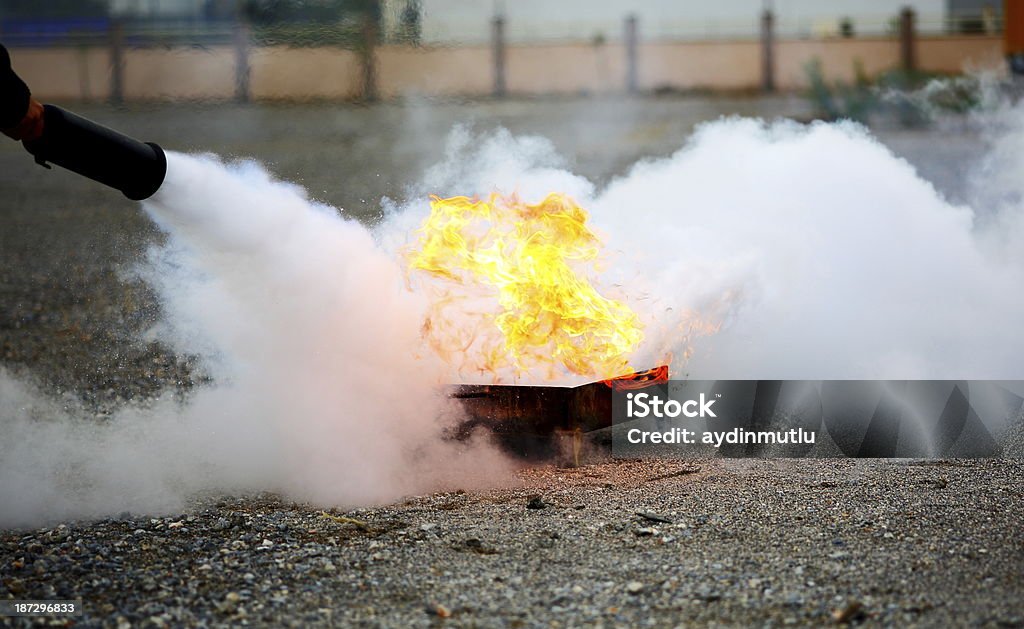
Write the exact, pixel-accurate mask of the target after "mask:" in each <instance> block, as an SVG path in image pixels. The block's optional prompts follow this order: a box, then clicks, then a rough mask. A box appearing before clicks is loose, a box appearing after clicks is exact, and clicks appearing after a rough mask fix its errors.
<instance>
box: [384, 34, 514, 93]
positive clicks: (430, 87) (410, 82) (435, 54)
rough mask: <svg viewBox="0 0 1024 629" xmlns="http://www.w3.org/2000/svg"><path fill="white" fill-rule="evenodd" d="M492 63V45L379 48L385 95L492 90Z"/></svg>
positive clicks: (487, 91)
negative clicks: (490, 46)
mask: <svg viewBox="0 0 1024 629" xmlns="http://www.w3.org/2000/svg"><path fill="white" fill-rule="evenodd" d="M492 65H493V64H492V59H491V49H490V48H489V47H468V48H466V47H460V48H442V47H428V48H413V47H409V46H383V47H381V48H378V49H377V81H378V83H377V85H378V89H379V91H380V95H381V97H382V98H392V97H395V96H401V95H403V94H423V95H428V96H473V95H480V94H489V93H490V92H491V88H492V87H493V85H494V79H493V77H492V75H491V67H492Z"/></svg>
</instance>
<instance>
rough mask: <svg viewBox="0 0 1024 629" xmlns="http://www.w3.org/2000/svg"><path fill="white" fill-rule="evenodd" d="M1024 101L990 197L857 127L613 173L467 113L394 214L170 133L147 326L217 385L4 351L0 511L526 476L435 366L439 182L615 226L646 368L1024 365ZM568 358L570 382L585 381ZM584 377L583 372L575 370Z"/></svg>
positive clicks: (14, 513) (380, 490)
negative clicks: (174, 147)
mask: <svg viewBox="0 0 1024 629" xmlns="http://www.w3.org/2000/svg"><path fill="white" fill-rule="evenodd" d="M1022 121H1024V109H1022V108H1021V107H1020V106H1018V107H1017V108H1015V109H1013V108H1011V109H1005V110H1003V111H1002V112H1000V113H999V114H998V116H997V118H996V120H995V122H994V123H993V124H994V125H996V126H995V127H994V128H997V129H998V133H997V134H996V135H995V136H993V138H994V139H993V141H992V147H991V151H990V153H989V155H990V157H989V158H987V159H986V160H984V161H983V162H982V163H981V164H980V165H979V168H978V169H977V171H976V173H975V175H974V177H973V179H972V182H973V183H972V190H973V193H972V194H971V195H970V196H971V198H972V201H971V202H970V203H969V204H956V203H952V202H950V201H949V200H947V199H946V198H944V197H943V196H942V195H941V194H940V193H939V192H937V191H936V188H935V187H934V186H933V185H932V184H931V183H930V182H928V181H926V180H924V179H923V178H921V177H920V176H919V175H918V174H917V172H916V171H915V169H914V168H913V167H912V166H911V165H910V164H909V163H907V162H906V161H904V160H902V159H900V158H898V157H896V156H895V155H894V154H893V153H892V152H890V151H889V150H888V149H887V148H886V147H885V146H883V145H882V144H880V143H879V142H878V141H877V140H875V139H874V138H873V137H872V136H871V134H870V133H869V132H868V131H867V130H866V129H864V128H863V127H860V126H857V125H854V124H846V123H839V124H823V123H822V124H812V125H809V126H803V125H798V124H796V123H791V122H777V123H771V124H768V123H765V122H762V121H757V120H747V119H727V120H721V121H718V122H714V123H709V124H706V125H704V126H702V127H700V128H699V129H698V130H697V132H696V133H695V134H694V135H693V136H692V138H691V139H690V140H689V141H688V142H687V143H686V145H685V146H683V147H682V148H681V149H680V150H679V151H678V152H677V153H676V154H674V155H672V156H671V157H668V158H665V159H660V160H653V161H647V162H642V163H639V164H637V165H635V167H633V168H632V170H630V171H629V172H628V173H627V174H625V175H623V176H622V177H620V178H618V179H616V180H614V181H612V182H610V183H609V184H608V185H607V186H604V187H602V188H600V189H598V188H597V187H596V186H595V185H593V184H592V183H591V182H589V181H587V180H586V179H584V178H582V177H579V176H577V175H574V174H573V173H571V172H570V171H569V170H568V169H566V168H565V164H564V162H563V161H562V160H561V159H560V158H559V157H558V156H557V155H556V154H555V152H554V151H553V149H552V147H551V145H550V144H549V143H548V142H547V141H545V140H543V139H542V138H532V137H514V136H512V135H510V134H508V133H507V132H502V131H498V132H494V133H491V134H485V135H483V136H478V135H473V134H472V133H469V132H468V131H466V130H463V129H457V130H456V131H455V132H454V133H453V134H452V136H451V140H450V143H449V147H448V158H447V159H446V160H444V161H443V162H442V163H440V164H438V165H437V166H435V167H434V168H432V169H430V171H428V172H427V173H426V174H425V176H424V177H423V179H422V181H421V182H420V183H418V184H416V185H414V186H412V187H410V190H409V196H408V200H406V201H398V202H387V203H386V206H387V210H388V212H389V214H388V217H387V219H386V220H385V221H384V222H382V223H381V224H380V225H379V226H378V227H377V228H376V229H375V230H374V231H373V232H371V231H368V230H367V229H366V228H364V227H363V226H361V225H359V224H358V223H356V222H354V221H351V220H346V219H344V218H341V217H339V214H338V212H337V211H336V210H334V209H333V208H329V207H325V206H321V205H319V204H317V203H315V202H313V201H311V200H310V199H308V198H307V196H306V194H305V192H304V191H303V190H302V189H300V188H298V187H295V186H291V185H289V184H286V183H282V182H279V181H274V180H273V179H272V178H271V177H270V176H269V175H268V174H267V172H266V171H265V170H264V169H263V168H262V167H260V166H259V165H257V164H255V163H240V164H227V165H226V164H224V163H222V162H220V161H218V160H217V159H216V158H213V157H209V156H185V155H180V154H170V155H169V165H168V178H167V181H166V183H165V184H164V186H163V188H162V189H161V191H160V192H159V193H158V194H157V196H156V197H154V198H153V199H152V200H151V201H150V202H147V203H146V204H144V208H145V210H146V212H148V213H149V215H150V216H151V217H152V218H153V220H154V221H156V222H157V224H158V225H159V226H160V227H161V228H162V229H163V230H164V231H166V233H167V234H168V239H167V242H166V244H163V245H160V246H157V247H155V248H154V249H153V250H152V251H151V252H150V254H149V256H148V257H147V259H146V260H145V261H144V262H143V263H142V264H141V268H140V270H139V273H140V275H141V276H142V277H144V278H145V279H146V280H147V281H148V282H149V283H150V284H151V285H152V286H153V287H154V288H155V289H156V291H157V293H158V295H159V297H160V300H161V304H162V309H163V313H164V319H163V321H162V323H161V325H160V326H159V327H158V328H157V329H155V330H154V331H153V333H154V334H155V335H156V336H157V337H158V338H160V339H161V340H162V341H163V342H165V343H167V344H168V345H170V346H171V347H173V348H175V349H177V350H179V351H181V352H185V353H188V354H190V355H198V356H200V357H201V360H202V364H203V368H204V369H205V370H206V372H207V373H209V374H210V375H211V377H212V379H213V382H214V384H213V385H210V386H204V387H200V388H198V389H196V390H195V391H193V392H192V393H190V394H189V396H188V397H187V398H186V399H185V400H184V401H182V400H180V399H179V398H176V397H175V396H173V395H171V394H170V393H169V394H167V395H165V396H163V397H161V398H159V399H155V400H150V401H148V402H146V403H144V404H135V405H131V406H127V407H124V408H122V409H120V410H119V411H118V412H117V413H116V414H114V415H113V416H112V417H111V418H109V419H106V420H103V421H96V420H95V419H93V418H89V417H86V415H87V413H86V412H85V411H84V410H82V409H80V408H79V407H78V406H77V405H76V403H75V402H74V400H71V399H62V400H55V399H51V398H50V397H49V396H48V395H46V394H45V392H41V391H39V390H37V389H36V388H34V387H33V386H32V385H31V384H30V383H26V382H24V381H21V380H18V379H15V378H12V377H10V376H9V375H7V374H5V373H3V372H0V425H2V426H3V432H4V436H3V438H2V439H0V526H12V525H29V524H34V523H39V522H44V521H52V520H54V519H60V518H73V517H98V516H102V515H106V514H111V513H117V512H119V511H122V510H130V511H133V512H147V513H156V512H161V511H169V510H175V509H180V508H182V507H183V506H185V505H186V504H187V500H188V498H189V497H190V496H192V495H194V494H196V493H197V492H203V491H217V492H248V491H260V490H270V491H277V492H281V493H283V494H284V495H285V496H288V497H290V498H293V499H296V500H308V501H313V502H316V503H318V504H324V505H328V504H329V505H338V506H352V505H360V504H366V503H373V502H380V501H387V500H393V499H396V498H397V497H400V496H402V495H405V494H409V493H415V492H422V491H430V490H433V489H437V488H440V487H444V486H452V485H455V484H456V483H458V484H460V486H461V485H464V483H465V482H466V480H467V479H474V481H475V482H478V483H481V484H483V483H488V482H500V481H502V480H503V479H507V478H508V475H507V474H508V471H509V469H510V465H509V464H508V463H507V462H506V461H505V460H504V459H503V458H502V457H501V456H500V455H499V454H496V453H495V452H493V451H491V450H490V449H489V448H488V447H486V446H484V445H481V444H462V443H453V442H450V441H446V440H445V439H443V437H442V434H443V430H444V428H445V426H447V425H450V423H451V422H453V421H457V420H458V410H457V409H455V408H453V407H452V406H451V405H450V403H449V401H448V400H447V399H446V398H445V396H444V395H443V393H442V388H441V387H440V386H439V385H441V384H443V383H445V382H452V381H453V380H454V381H458V380H464V378H461V377H460V374H456V373H453V372H452V370H451V368H450V367H449V366H448V365H446V364H444V363H443V362H442V361H440V360H438V359H437V357H436V356H434V355H432V354H431V352H429V351H428V350H427V349H426V348H425V347H424V343H423V339H422V333H421V332H422V331H421V325H422V323H423V316H424V312H425V309H426V303H425V302H424V297H423V295H424V294H425V293H424V292H423V291H418V290H413V291H410V290H408V288H407V284H406V277H405V274H404V272H403V269H402V260H401V256H400V254H399V251H400V248H401V247H402V246H403V245H405V244H407V243H408V242H410V239H411V238H412V237H411V236H410V233H411V231H412V230H413V229H414V228H415V227H416V226H417V225H418V224H419V223H420V222H421V221H422V219H423V218H424V217H425V216H426V214H427V212H428V206H427V202H426V194H427V193H433V194H438V195H440V196H453V195H474V194H478V195H481V196H486V195H488V194H490V193H492V192H501V193H505V194H511V193H516V194H518V195H519V196H520V197H521V198H522V199H523V200H524V201H526V202H537V201H539V200H540V199H542V198H543V197H544V196H545V195H547V194H548V193H550V192H553V191H558V192H563V193H566V194H569V195H571V196H573V197H574V198H575V199H576V200H577V201H578V202H579V203H580V204H581V205H583V206H584V207H586V208H588V209H589V210H590V211H591V213H592V221H593V224H594V226H595V227H596V229H597V230H598V231H599V232H600V233H601V234H602V235H603V237H604V239H605V243H606V247H607V251H606V253H607V256H606V259H605V261H604V262H605V264H604V266H605V271H604V272H602V273H601V274H600V276H598V277H595V278H593V280H594V281H595V282H596V283H597V285H598V287H599V289H600V290H602V291H603V292H604V294H606V295H607V296H609V297H611V298H615V299H621V300H625V301H626V302H627V303H629V304H630V305H631V306H632V307H633V308H634V309H635V310H636V311H637V312H638V313H639V314H640V316H641V317H642V318H643V320H644V323H645V341H644V343H643V345H642V346H641V348H640V350H639V351H638V352H637V355H635V356H633V357H632V364H633V365H635V366H636V367H638V368H645V367H652V366H654V365H656V364H658V363H660V362H661V361H662V360H664V359H665V357H667V356H671V360H672V367H673V375H674V376H675V377H687V376H689V377H692V378H695V379H714V378H759V379H772V378H805V379H828V378H898V379H913V378H967V379H978V378H1000V379H1018V378H1021V377H1022V376H1024V369H1022V368H1021V366H1020V365H1021V359H1020V357H1021V356H1022V355H1024V336H1021V335H1020V334H1019V333H1018V332H1017V329H1018V327H1019V325H1020V323H1019V322H1020V321H1022V320H1024V297H1022V295H1021V290H1020V287H1021V286H1022V285H1024V283H1022V280H1024V277H1022V271H1024V256H1022V254H1021V248H1020V246H1019V243H1020V242H1022V238H1024V201H1022V199H1024V194H1022V193H1024V189H1022V188H1021V181H1022V179H1021V178H1020V176H1019V173H1020V172H1022V170H1021V166H1022V163H1021V159H1022V158H1021V156H1022V155H1024V122H1022ZM572 381H573V379H571V378H569V377H568V376H566V377H565V378H563V379H562V380H561V382H563V383H569V382H572ZM577 381H578V379H577Z"/></svg>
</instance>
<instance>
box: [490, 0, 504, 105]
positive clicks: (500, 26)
mask: <svg viewBox="0 0 1024 629" xmlns="http://www.w3.org/2000/svg"><path fill="white" fill-rule="evenodd" d="M491 56H492V58H493V59H492V61H493V63H494V87H493V89H492V90H491V93H492V95H493V96H494V97H495V98H501V97H502V96H504V95H505V93H506V86H505V18H504V17H502V16H500V15H498V16H496V17H495V18H494V19H493V20H492V21H491Z"/></svg>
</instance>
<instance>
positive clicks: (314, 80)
mask: <svg viewBox="0 0 1024 629" xmlns="http://www.w3.org/2000/svg"><path fill="white" fill-rule="evenodd" d="M232 54H234V53H233V52H232ZM233 58H234V57H232V59H233ZM249 68H250V69H249V85H250V89H251V95H252V98H255V99H268V100H306V99H332V100H350V99H354V98H358V97H359V94H360V90H361V89H362V72H361V70H360V68H359V58H358V56H357V55H356V53H354V52H352V51H351V50H344V49H342V48H330V47H324V48H287V47H284V46H271V47H267V48H253V49H252V51H251V55H250V57H249ZM232 86H234V83H233V82H232Z"/></svg>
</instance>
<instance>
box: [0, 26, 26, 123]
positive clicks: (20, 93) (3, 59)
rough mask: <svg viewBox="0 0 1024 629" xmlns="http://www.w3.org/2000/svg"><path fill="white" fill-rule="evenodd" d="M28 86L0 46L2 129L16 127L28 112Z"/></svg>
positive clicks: (0, 115)
mask: <svg viewBox="0 0 1024 629" xmlns="http://www.w3.org/2000/svg"><path fill="white" fill-rule="evenodd" d="M29 94H30V93H29V91H28V86H27V85H25V82H24V81H22V80H21V79H20V78H18V75H17V74H15V73H14V70H12V69H11V55H9V54H8V53H7V49H6V48H4V46H3V44H0V129H9V128H11V127H13V126H16V125H17V124H18V123H19V122H21V119H22V118H24V117H25V114H26V113H27V112H28V97H29Z"/></svg>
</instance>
